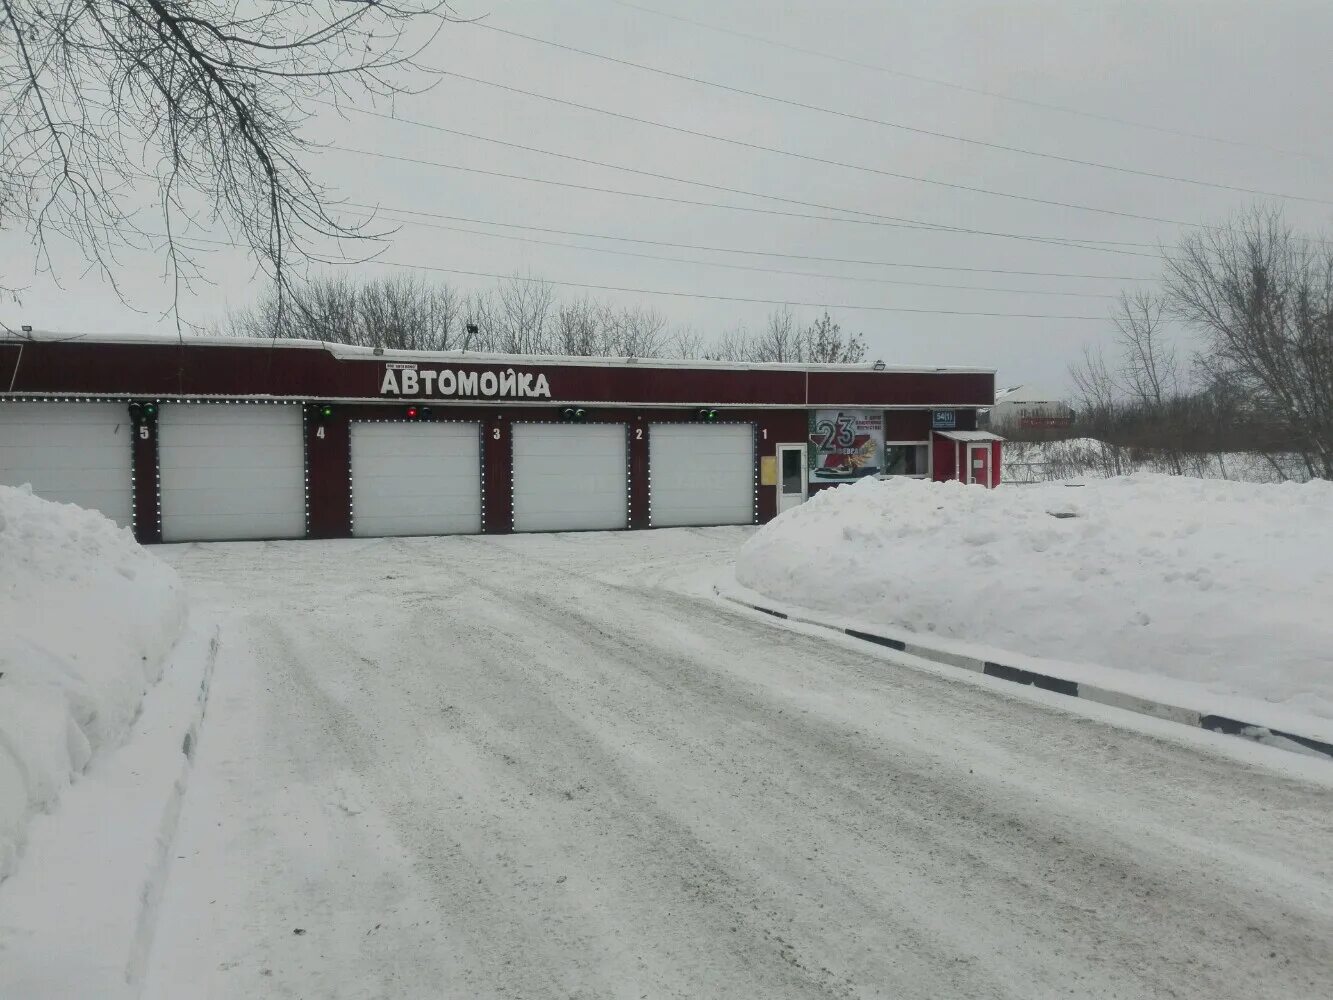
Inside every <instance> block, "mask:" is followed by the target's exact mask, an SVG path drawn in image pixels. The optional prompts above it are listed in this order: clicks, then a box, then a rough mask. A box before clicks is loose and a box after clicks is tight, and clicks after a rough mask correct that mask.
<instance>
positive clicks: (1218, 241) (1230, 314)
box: [1167, 209, 1333, 478]
mask: <svg viewBox="0 0 1333 1000" xmlns="http://www.w3.org/2000/svg"><path fill="white" fill-rule="evenodd" d="M1167 278H1168V286H1169V291H1170V295H1171V300H1172V305H1173V308H1174V310H1175V312H1176V314H1177V315H1178V316H1179V317H1181V318H1182V319H1184V320H1185V321H1186V322H1189V323H1190V324H1192V325H1193V326H1195V327H1197V328H1198V329H1200V330H1202V331H1203V332H1204V333H1205V334H1206V335H1207V337H1208V350H1207V351H1206V352H1205V353H1204V354H1203V356H1202V357H1201V358H1200V364H1201V366H1202V368H1203V369H1204V371H1205V372H1206V373H1207V374H1208V376H1209V377H1210V379H1212V380H1213V381H1220V382H1224V383H1226V384H1228V385H1232V386H1235V387H1237V388H1238V389H1239V390H1240V391H1242V392H1243V393H1245V394H1246V395H1247V396H1248V397H1249V398H1250V399H1251V400H1253V401H1254V403H1255V404H1257V405H1258V406H1259V407H1261V408H1263V409H1264V410H1265V411H1267V412H1268V413H1271V414H1274V415H1277V416H1279V417H1280V418H1281V420H1282V422H1283V424H1284V426H1285V427H1286V430H1287V433H1288V435H1289V438H1290V440H1291V441H1292V442H1293V443H1294V444H1295V445H1296V448H1297V450H1301V451H1303V452H1304V453H1305V454H1306V455H1307V456H1308V457H1307V463H1308V465H1309V467H1310V468H1311V469H1312V470H1313V471H1315V472H1316V473H1317V474H1319V475H1321V476H1323V477H1325V478H1333V248H1330V246H1329V245H1328V244H1327V243H1326V242H1325V241H1321V240H1310V239H1305V238H1302V237H1299V236H1297V235H1296V234H1295V233H1294V232H1293V231H1292V229H1291V227H1290V226H1288V225H1287V223H1286V222H1285V221H1284V220H1283V218H1282V215H1281V213H1280V212H1279V211H1277V210H1268V209H1254V210H1252V211H1250V212H1249V213H1247V214H1245V215H1243V216H1241V217H1239V218H1238V219H1236V220H1235V221H1234V222H1233V223H1232V224H1231V225H1229V226H1225V227H1221V228H1216V229H1204V230H1200V231H1197V232H1195V233H1192V234H1190V235H1188V236H1186V237H1185V238H1184V239H1183V240H1182V241H1181V244H1180V247H1179V249H1178V250H1177V251H1176V252H1175V254H1173V255H1171V256H1169V257H1168V259H1167Z"/></svg>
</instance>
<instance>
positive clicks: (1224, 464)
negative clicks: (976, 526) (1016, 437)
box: [1004, 438, 1310, 486]
mask: <svg viewBox="0 0 1333 1000" xmlns="http://www.w3.org/2000/svg"><path fill="white" fill-rule="evenodd" d="M1138 472H1157V473H1162V474H1164V475H1170V474H1175V475H1181V474H1183V475H1186V476H1193V477H1195V478H1199V479H1233V480H1235V481H1237V482H1242V483H1278V482H1287V481H1289V480H1290V481H1294V482H1304V481H1305V480H1307V479H1309V478H1310V473H1309V470H1308V469H1307V468H1306V466H1305V464H1304V462H1302V461H1301V458H1300V456H1299V455H1294V454H1282V455H1264V454H1260V453H1257V452H1250V451H1225V452H1223V451H1219V452H1211V453H1209V452H1199V453H1193V454H1181V455H1178V456H1176V457H1175V458H1174V459H1173V458H1172V457H1170V456H1168V455H1166V454H1165V453H1163V452H1160V451H1158V452H1152V451H1146V450H1142V449H1135V448H1114V447H1112V446H1110V445H1108V444H1106V443H1105V442H1103V441H1098V440H1097V439H1096V438H1067V439H1065V440H1062V441H1006V442H1005V444H1004V481H1005V484H1006V485H1008V486H1023V485H1028V484H1031V483H1037V482H1052V481H1056V480H1064V479H1077V478H1082V477H1089V476H1093V477H1096V476H1100V477H1107V476H1128V475H1133V474H1134V473H1138Z"/></svg>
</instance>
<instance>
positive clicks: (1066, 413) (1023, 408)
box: [990, 385, 1074, 431]
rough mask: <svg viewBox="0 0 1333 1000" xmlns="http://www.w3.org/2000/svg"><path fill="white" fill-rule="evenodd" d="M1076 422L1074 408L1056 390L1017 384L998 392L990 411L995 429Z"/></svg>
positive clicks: (1047, 427)
mask: <svg viewBox="0 0 1333 1000" xmlns="http://www.w3.org/2000/svg"><path fill="white" fill-rule="evenodd" d="M1073 424H1074V408H1073V407H1072V406H1070V405H1069V402H1068V401H1067V400H1064V399H1061V398H1060V396H1059V395H1058V394H1056V393H1050V392H1043V391H1042V390H1040V389H1037V388H1035V387H1032V386H1026V385H1017V386H1014V387H1013V388H1011V389H1003V390H1001V391H1000V392H998V393H996V394H995V405H994V406H993V407H992V408H991V411H990V426H991V428H992V429H993V430H996V431H999V430H1010V431H1013V430H1066V429H1068V428H1069V427H1072V426H1073Z"/></svg>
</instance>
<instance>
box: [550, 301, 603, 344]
mask: <svg viewBox="0 0 1333 1000" xmlns="http://www.w3.org/2000/svg"><path fill="white" fill-rule="evenodd" d="M603 311H604V310H603V309H602V307H601V306H600V305H598V304H597V303H596V302H593V301H592V300H591V299H589V298H587V297H586V296H585V297H584V298H581V299H577V300H576V301H574V302H562V303H560V304H559V305H558V306H557V307H556V310H555V331H554V335H553V344H552V349H553V350H554V352H555V353H557V354H571V355H582V356H585V357H586V356H590V355H596V354H601V353H602V348H603V331H602V318H603Z"/></svg>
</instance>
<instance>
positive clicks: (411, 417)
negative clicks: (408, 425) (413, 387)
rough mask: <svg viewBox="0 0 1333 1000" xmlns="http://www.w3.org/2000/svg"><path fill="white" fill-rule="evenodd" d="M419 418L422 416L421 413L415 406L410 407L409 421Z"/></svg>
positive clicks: (408, 412)
mask: <svg viewBox="0 0 1333 1000" xmlns="http://www.w3.org/2000/svg"><path fill="white" fill-rule="evenodd" d="M419 416H421V411H420V410H418V409H417V408H416V407H415V406H409V407H408V408H407V419H408V420H415V419H416V418H417V417H419Z"/></svg>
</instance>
